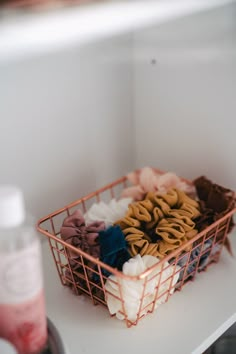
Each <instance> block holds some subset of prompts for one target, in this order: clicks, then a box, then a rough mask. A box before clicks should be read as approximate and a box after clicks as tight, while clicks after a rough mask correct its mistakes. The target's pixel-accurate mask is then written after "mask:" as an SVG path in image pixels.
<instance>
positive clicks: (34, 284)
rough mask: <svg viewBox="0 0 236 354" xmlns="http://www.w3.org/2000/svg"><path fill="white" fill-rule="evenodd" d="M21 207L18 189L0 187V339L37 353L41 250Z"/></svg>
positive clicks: (43, 329) (42, 334) (24, 353)
mask: <svg viewBox="0 0 236 354" xmlns="http://www.w3.org/2000/svg"><path fill="white" fill-rule="evenodd" d="M21 204H22V195H21V194H19V190H18V189H17V190H15V189H14V188H13V190H12V189H11V188H10V189H9V188H8V189H7V193H6V189H3V190H2V189H1V187H0V337H2V338H4V339H6V340H8V341H9V342H10V343H12V344H13V345H14V346H15V348H16V350H17V351H18V353H19V354H38V353H40V352H41V351H42V350H43V349H44V348H45V346H46V343H47V323H46V314H45V303H44V292H43V279H42V265H41V247H40V241H39V239H38V237H37V235H36V233H35V231H34V228H32V227H28V226H24V225H23V221H24V212H23V211H24V210H23V211H22V209H23V207H22V205H21ZM1 354H2V353H1Z"/></svg>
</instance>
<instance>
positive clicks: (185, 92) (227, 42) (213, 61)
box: [134, 5, 236, 189]
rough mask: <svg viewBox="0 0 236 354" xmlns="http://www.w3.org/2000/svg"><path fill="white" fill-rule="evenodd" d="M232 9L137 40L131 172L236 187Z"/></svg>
mask: <svg viewBox="0 0 236 354" xmlns="http://www.w3.org/2000/svg"><path fill="white" fill-rule="evenodd" d="M235 19H236V9H235V5H231V6H228V7H225V8H222V9H219V10H214V11H212V12H210V13H205V14H200V15H195V16H191V17H188V18H183V19H179V20H177V21H175V22H172V23H169V24H165V25H163V26H160V27H156V28H152V29H149V30H146V31H142V32H140V33H137V34H136V35H135V59H136V65H135V74H134V78H135V81H134V90H135V96H134V100H135V118H136V143H135V146H136V166H144V165H154V166H158V167H159V168H161V169H164V170H171V171H176V172H177V173H178V174H180V175H183V176H186V177H188V178H194V177H196V176H198V175H201V174H205V175H207V176H209V177H210V178H212V179H214V180H215V181H217V182H219V183H222V184H225V185H228V186H229V187H231V188H234V189H236V163H235V161H236V158H235V153H236V134H235V133H236V117H235V114H236V21H235Z"/></svg>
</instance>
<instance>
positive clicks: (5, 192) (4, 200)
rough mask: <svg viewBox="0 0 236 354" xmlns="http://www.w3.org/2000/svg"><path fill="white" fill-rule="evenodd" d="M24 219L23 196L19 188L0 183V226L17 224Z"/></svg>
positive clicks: (7, 226)
mask: <svg viewBox="0 0 236 354" xmlns="http://www.w3.org/2000/svg"><path fill="white" fill-rule="evenodd" d="M24 219H25V207H24V197H23V193H22V191H21V189H19V188H18V187H15V186H10V185H0V227H2V228H11V227H16V226H19V225H20V224H22V223H23V222H24Z"/></svg>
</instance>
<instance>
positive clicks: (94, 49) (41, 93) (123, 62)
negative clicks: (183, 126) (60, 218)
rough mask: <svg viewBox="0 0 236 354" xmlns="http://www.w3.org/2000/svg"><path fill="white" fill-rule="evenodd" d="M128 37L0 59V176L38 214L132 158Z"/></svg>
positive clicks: (102, 180)
mask: <svg viewBox="0 0 236 354" xmlns="http://www.w3.org/2000/svg"><path fill="white" fill-rule="evenodd" d="M130 54H131V46H130V38H128V37H122V40H120V39H119V38H116V39H114V38H113V39H112V41H109V40H108V41H107V42H103V43H102V42H101V43H98V44H96V45H95V44H91V45H90V46H88V47H83V48H81V49H76V48H72V49H71V50H70V51H68V52H66V53H55V54H54V55H50V56H49V55H48V56H44V57H38V58H32V59H28V60H24V61H22V62H17V63H16V62H15V63H14V62H12V63H8V64H6V65H4V66H3V65H2V66H1V67H0V119H1V129H0V166H1V167H0V168H1V173H0V183H16V184H18V185H19V186H20V187H22V188H23V191H24V193H25V197H26V203H27V207H28V209H29V210H30V212H31V213H32V214H33V215H34V216H35V217H37V218H39V217H41V216H44V215H46V214H47V213H49V212H52V211H54V210H55V209H57V208H60V207H62V206H64V205H65V204H67V203H69V202H71V201H73V200H75V199H77V198H78V197H81V196H83V195H85V194H87V193H88V192H91V191H93V190H95V189H97V188H98V187H101V186H103V185H104V184H106V183H108V182H111V181H112V180H113V179H115V178H118V177H120V176H121V175H123V174H125V173H127V171H128V170H129V169H130V168H132V162H133V150H132V147H133V141H132V139H133V134H132V132H133V127H132V119H131V110H132V107H131V106H132V101H131V88H132V70H131V60H130Z"/></svg>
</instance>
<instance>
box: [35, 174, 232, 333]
mask: <svg viewBox="0 0 236 354" xmlns="http://www.w3.org/2000/svg"><path fill="white" fill-rule="evenodd" d="M159 172H160V171H159ZM184 181H185V182H186V180H185V179H184ZM189 183H190V182H189ZM127 185H128V180H127V177H122V178H120V179H118V180H116V181H115V182H113V183H111V184H108V185H106V186H105V187H103V188H101V189H99V190H97V191H95V192H93V193H90V194H89V195H87V196H85V197H83V198H81V199H78V200H76V201H74V202H72V203H70V204H68V205H66V206H65V207H63V208H61V209H59V210H57V211H55V212H53V213H51V214H49V215H47V216H45V217H43V218H41V219H40V220H39V221H38V223H37V229H38V231H39V232H40V233H42V234H44V235H45V236H46V237H47V238H48V241H49V245H50V248H51V252H52V256H53V259H54V261H55V265H56V268H57V271H58V274H59V277H60V280H61V283H62V285H65V286H69V287H71V288H72V289H73V291H74V292H75V294H77V295H80V294H85V295H87V296H88V297H89V298H90V299H91V300H92V302H93V304H103V305H105V306H106V307H107V297H108V296H113V297H114V298H116V300H118V301H119V302H120V308H121V310H120V315H121V316H122V317H123V319H124V321H125V323H126V325H127V327H130V326H132V325H136V324H137V323H138V322H139V320H140V319H141V318H142V317H143V316H144V313H152V312H153V311H154V309H155V307H156V305H157V304H158V303H160V301H161V302H166V301H168V299H169V297H170V296H171V295H172V294H173V293H174V291H180V290H182V288H183V286H184V285H185V284H186V283H187V282H188V281H189V280H191V281H193V280H194V279H195V277H196V275H197V274H198V273H199V272H200V271H203V270H204V271H205V270H206V269H207V267H208V266H209V265H210V264H212V263H215V262H218V260H219V257H220V254H221V251H222V248H223V245H224V243H225V241H226V237H227V234H228V231H229V226H230V221H231V219H232V216H233V214H234V212H235V211H236V208H234V209H232V210H231V211H230V212H228V213H227V214H226V215H225V216H224V217H222V218H221V219H219V220H217V221H216V222H214V223H212V224H211V225H210V226H208V227H207V228H205V229H204V230H203V231H202V232H200V233H198V234H197V235H196V236H195V237H193V238H192V239H191V240H189V241H188V242H186V243H184V244H183V245H182V246H180V247H179V248H178V249H176V250H174V251H173V252H171V253H170V254H168V256H166V257H165V258H163V259H162V260H160V261H158V262H157V263H156V264H154V265H153V266H152V267H150V268H148V269H147V270H146V271H144V272H143V273H142V274H140V275H139V276H127V275H125V274H123V273H122V272H121V271H118V270H117V269H115V268H112V267H110V266H109V265H107V264H105V263H103V262H101V261H100V260H99V259H96V258H94V257H92V256H91V255H89V254H87V253H85V252H84V251H82V250H81V249H79V248H76V247H74V246H72V245H70V244H68V243H66V242H65V241H63V240H62V239H61V237H60V228H61V225H62V223H63V220H64V219H65V218H66V217H67V216H69V215H71V214H72V213H73V212H74V211H75V210H76V209H80V210H81V211H82V212H83V213H85V212H86V211H87V210H88V208H89V207H90V206H91V205H92V204H93V203H95V202H99V201H101V200H103V201H106V202H107V201H109V200H110V199H111V198H117V199H118V198H119V197H120V193H121V191H122V189H123V188H125V187H127ZM208 240H211V246H210V247H209V248H207V249H205V247H204V245H205V243H206V241H208ZM196 248H198V256H197V257H196V258H194V260H191V254H192V252H193V251H194V250H195V249H196ZM215 249H217V252H215V251H214V250H215ZM186 250H187V251H186ZM71 251H73V254H75V253H76V254H77V255H78V258H77V260H76V261H75V260H74V259H73V261H74V262H77V265H78V268H79V271H75V270H74V269H72V267H71V265H70V252H71ZM206 254H207V256H208V257H209V258H208V259H209V261H208V263H207V264H206V265H205V266H204V267H202V265H201V259H202V257H203V256H204V255H206ZM183 257H185V263H184V265H183V266H182V267H179V266H177V264H179V261H180V260H181V259H182V258H183ZM166 262H168V265H167V263H166ZM193 263H194V267H193V271H191V272H189V269H191V265H192V264H193ZM168 267H172V268H171V269H172V271H171V275H170V276H169V277H168V278H166V277H162V275H163V273H164V272H165V271H166V270H167V269H168ZM107 272H109V273H110V274H112V275H114V276H115V280H112V281H113V282H114V285H115V286H116V287H117V289H118V295H114V294H113V293H110V292H108V290H107V289H106V287H105V283H106V281H107V279H108V277H107V276H106V275H104V273H105V274H107ZM178 273H179V274H180V273H181V277H179V278H180V279H181V280H178V281H177V283H176V282H174V281H173V280H174V278H176V275H177V274H178ZM91 274H93V275H94V276H93V277H91ZM153 274H154V275H153ZM153 277H156V279H157V280H158V281H157V282H156V286H155V293H154V296H153V297H152V300H150V301H148V296H147V293H146V289H147V288H148V286H149V284H150V282H151V281H153ZM163 278H165V279H164V280H163ZM94 279H96V281H95V280H94ZM122 279H123V280H124V279H125V280H127V281H130V282H142V286H143V288H142V289H143V290H142V294H141V296H140V299H139V308H138V311H137V316H136V318H135V319H134V320H133V319H132V320H130V319H129V318H128V316H127V313H126V307H125V301H124V296H123V289H122V284H121V283H122V282H121V280H122ZM163 285H166V286H165V292H163V291H160V288H162V289H163Z"/></svg>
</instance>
